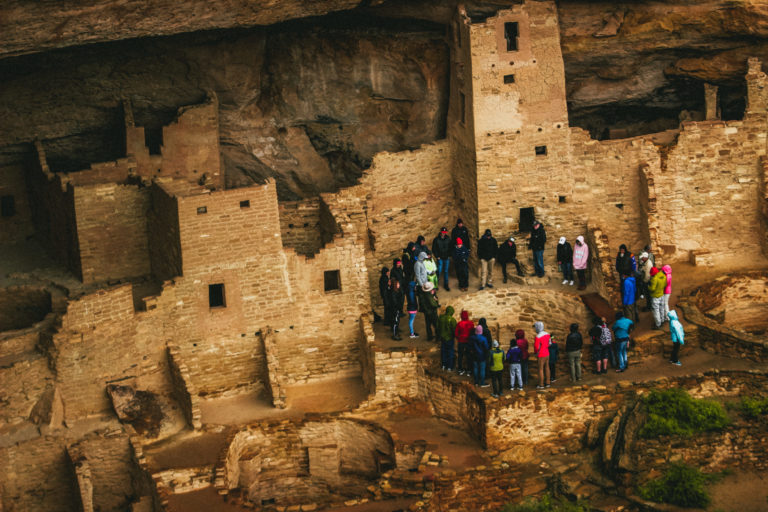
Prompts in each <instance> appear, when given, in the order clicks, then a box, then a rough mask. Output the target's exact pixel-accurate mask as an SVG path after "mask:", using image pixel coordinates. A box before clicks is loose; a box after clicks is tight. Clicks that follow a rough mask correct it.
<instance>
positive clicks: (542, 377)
mask: <svg viewBox="0 0 768 512" xmlns="http://www.w3.org/2000/svg"><path fill="white" fill-rule="evenodd" d="M533 330H534V331H536V338H535V339H534V342H533V353H534V354H536V358H537V359H538V361H539V385H538V386H536V389H544V388H545V387H547V388H548V387H549V386H550V384H549V340H550V339H551V336H550V335H549V333H548V332H546V331H545V330H544V324H543V323H542V322H536V323H534V324H533Z"/></svg>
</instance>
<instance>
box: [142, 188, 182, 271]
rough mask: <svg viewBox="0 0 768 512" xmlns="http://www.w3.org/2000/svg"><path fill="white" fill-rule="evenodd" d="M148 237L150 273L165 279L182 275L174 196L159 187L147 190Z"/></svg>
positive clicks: (177, 208) (176, 204) (177, 214)
mask: <svg viewBox="0 0 768 512" xmlns="http://www.w3.org/2000/svg"><path fill="white" fill-rule="evenodd" d="M147 240H148V245H149V259H150V267H151V270H152V274H153V275H154V276H155V277H156V278H157V279H159V280H162V281H165V280H169V279H173V278H174V277H176V276H180V275H181V265H182V263H181V259H182V254H181V240H180V238H179V207H178V203H177V201H176V198H175V197H173V196H170V195H168V194H166V193H165V192H164V191H163V190H162V189H161V188H160V187H158V186H157V185H153V186H152V188H151V189H150V208H149V212H148V217H147Z"/></svg>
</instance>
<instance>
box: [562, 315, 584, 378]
mask: <svg viewBox="0 0 768 512" xmlns="http://www.w3.org/2000/svg"><path fill="white" fill-rule="evenodd" d="M583 346H584V340H583V339H582V337H581V333H580V332H579V324H571V332H570V333H568V336H567V337H566V338H565V353H566V354H567V355H568V364H569V365H570V367H571V382H576V381H577V380H581V348H582V347H583Z"/></svg>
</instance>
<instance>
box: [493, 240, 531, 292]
mask: <svg viewBox="0 0 768 512" xmlns="http://www.w3.org/2000/svg"><path fill="white" fill-rule="evenodd" d="M498 259H499V264H500V265H501V275H502V276H503V277H504V282H505V283H506V282H507V263H512V264H514V265H515V268H516V269H517V275H519V276H524V275H525V274H524V273H523V270H522V268H520V262H519V261H517V246H516V245H515V238H514V237H512V236H511V237H509V238H508V239H507V240H506V241H505V242H504V243H503V244H501V245H500V246H499V252H498Z"/></svg>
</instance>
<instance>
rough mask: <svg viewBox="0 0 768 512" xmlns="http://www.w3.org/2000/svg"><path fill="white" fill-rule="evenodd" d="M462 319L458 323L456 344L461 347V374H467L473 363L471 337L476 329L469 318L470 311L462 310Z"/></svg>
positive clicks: (458, 366)
mask: <svg viewBox="0 0 768 512" xmlns="http://www.w3.org/2000/svg"><path fill="white" fill-rule="evenodd" d="M460 318H461V320H459V323H458V324H456V333H455V334H456V346H457V347H458V349H459V360H458V361H457V362H458V365H457V368H458V370H459V375H465V374H467V373H469V368H470V366H471V365H472V356H471V355H470V350H469V337H470V336H471V335H472V333H473V332H474V331H475V323H474V322H473V321H472V320H470V319H469V313H467V312H466V311H464V310H463V309H462V310H461V315H460Z"/></svg>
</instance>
